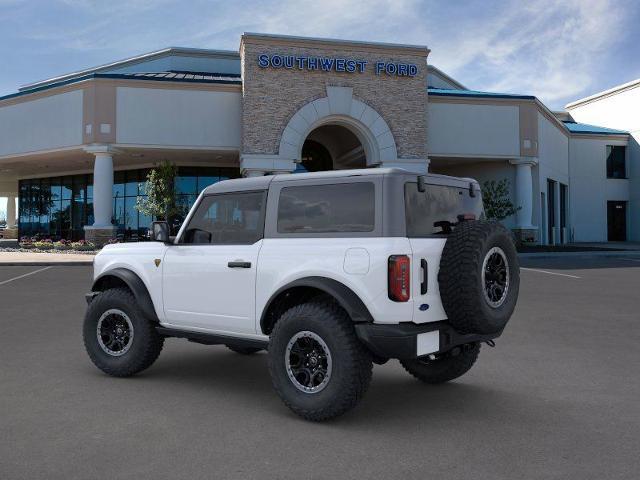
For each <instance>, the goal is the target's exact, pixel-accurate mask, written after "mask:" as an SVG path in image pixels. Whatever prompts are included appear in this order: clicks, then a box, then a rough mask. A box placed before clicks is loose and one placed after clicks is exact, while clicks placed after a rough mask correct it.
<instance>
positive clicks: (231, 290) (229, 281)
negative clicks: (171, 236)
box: [162, 191, 266, 334]
mask: <svg viewBox="0 0 640 480" xmlns="http://www.w3.org/2000/svg"><path fill="white" fill-rule="evenodd" d="M265 203H266V192H263V191H260V192H240V193H229V194H218V195H210V196H206V197H204V198H203V199H202V200H201V201H200V203H199V205H198V207H197V208H196V211H195V212H194V214H193V216H192V218H191V219H190V220H189V224H188V225H187V226H186V227H185V229H184V231H183V233H182V235H181V237H180V239H179V240H178V243H177V244H176V245H172V246H170V247H169V248H168V249H167V253H166V254H165V257H164V268H163V280H162V293H163V300H164V312H165V317H166V320H167V323H168V324H170V325H171V326H176V327H179V328H196V329H202V330H207V331H212V332H217V333H224V332H242V333H247V334H255V333H256V322H255V294H256V272H257V263H258V254H259V252H260V248H261V246H262V237H263V232H264V209H265Z"/></svg>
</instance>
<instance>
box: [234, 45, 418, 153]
mask: <svg viewBox="0 0 640 480" xmlns="http://www.w3.org/2000/svg"><path fill="white" fill-rule="evenodd" d="M291 43H292V44H293V43H295V40H291ZM396 50H397V51H396ZM396 50H390V49H389V48H385V49H381V50H376V49H369V48H364V47H362V46H358V45H345V46H344V47H342V46H341V45H335V46H334V45H329V46H327V45H326V44H323V45H319V46H317V47H316V46H309V45H304V46H296V45H287V44H283V43H282V42H278V43H274V42H271V41H269V40H268V39H267V40H262V39H260V38H255V37H249V38H247V37H244V38H243V42H242V44H241V50H240V54H241V58H242V76H243V105H242V152H243V153H245V154H277V153H278V148H279V144H280V137H281V135H282V132H283V130H284V128H285V127H286V125H287V122H288V121H289V119H290V118H291V117H292V116H293V114H294V113H295V112H296V111H298V110H299V109H300V108H301V107H303V106H304V105H305V104H307V103H309V102H311V101H313V100H315V99H318V98H322V97H326V95H327V91H326V87H327V86H343V87H352V88H353V96H354V98H356V99H358V100H361V101H363V102H364V103H366V104H367V105H369V106H370V107H371V108H373V109H374V110H376V111H377V112H378V113H379V114H380V115H381V116H382V117H383V118H384V120H385V121H386V122H387V124H388V125H389V128H390V129H391V132H392V134H393V137H394V139H395V142H396V147H397V150H398V158H420V159H426V158H427V148H426V141H427V125H426V119H427V110H426V109H427V78H426V76H427V61H426V52H425V55H416V54H415V53H413V52H412V54H407V51H406V50H405V49H402V48H397V49H396ZM263 53H264V54H276V53H277V54H281V55H297V56H317V57H340V58H347V59H354V60H366V61H368V64H367V67H366V71H365V72H364V73H341V72H335V71H330V72H325V71H309V70H298V69H296V68H293V69H287V68H279V69H275V68H271V67H268V68H261V67H260V66H258V55H260V54H263ZM377 61H384V62H396V63H412V64H416V65H417V66H418V72H417V75H416V76H414V77H392V76H388V75H386V74H385V73H381V74H380V75H376V74H375V62H377Z"/></svg>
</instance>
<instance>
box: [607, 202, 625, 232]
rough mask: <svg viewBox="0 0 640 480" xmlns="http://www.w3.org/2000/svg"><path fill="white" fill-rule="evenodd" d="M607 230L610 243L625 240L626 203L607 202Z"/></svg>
mask: <svg viewBox="0 0 640 480" xmlns="http://www.w3.org/2000/svg"><path fill="white" fill-rule="evenodd" d="M607 229H608V236H607V237H608V240H609V241H610V242H625V241H626V240H627V202H616V201H614V202H607Z"/></svg>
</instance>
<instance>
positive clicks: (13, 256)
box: [0, 252, 94, 267]
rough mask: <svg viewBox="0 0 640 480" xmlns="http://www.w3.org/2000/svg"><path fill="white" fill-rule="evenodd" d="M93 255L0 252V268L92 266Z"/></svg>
mask: <svg viewBox="0 0 640 480" xmlns="http://www.w3.org/2000/svg"><path fill="white" fill-rule="evenodd" d="M93 257H94V255H89V254H87V255H83V254H78V253H75V254H74V253H35V252H0V267H3V266H16V265H20V266H39V265H93Z"/></svg>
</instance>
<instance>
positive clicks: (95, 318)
mask: <svg viewBox="0 0 640 480" xmlns="http://www.w3.org/2000/svg"><path fill="white" fill-rule="evenodd" d="M155 327H156V326H155V324H154V323H153V322H152V321H151V320H149V319H147V318H146V317H145V316H144V314H143V313H142V311H141V309H140V307H138V305H137V303H136V299H135V297H134V296H133V294H132V293H131V292H130V291H129V290H127V289H125V288H113V289H110V290H107V291H105V292H102V293H101V294H100V295H97V296H96V297H95V298H94V299H93V300H92V301H91V303H90V304H89V307H88V308H87V313H86V315H85V318H84V326H83V337H84V346H85V348H86V350H87V353H88V354H89V358H90V359H91V361H92V362H93V364H94V365H95V366H96V367H98V368H99V369H100V370H102V371H103V372H105V373H107V374H109V375H112V376H114V377H128V376H130V375H134V374H136V373H138V372H141V371H142V370H144V369H146V368H148V367H150V366H151V365H152V364H153V362H155V361H156V359H157V358H158V355H160V351H161V350H162V346H163V344H164V337H163V336H162V335H160V334H158V332H157V331H156V328H155Z"/></svg>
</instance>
